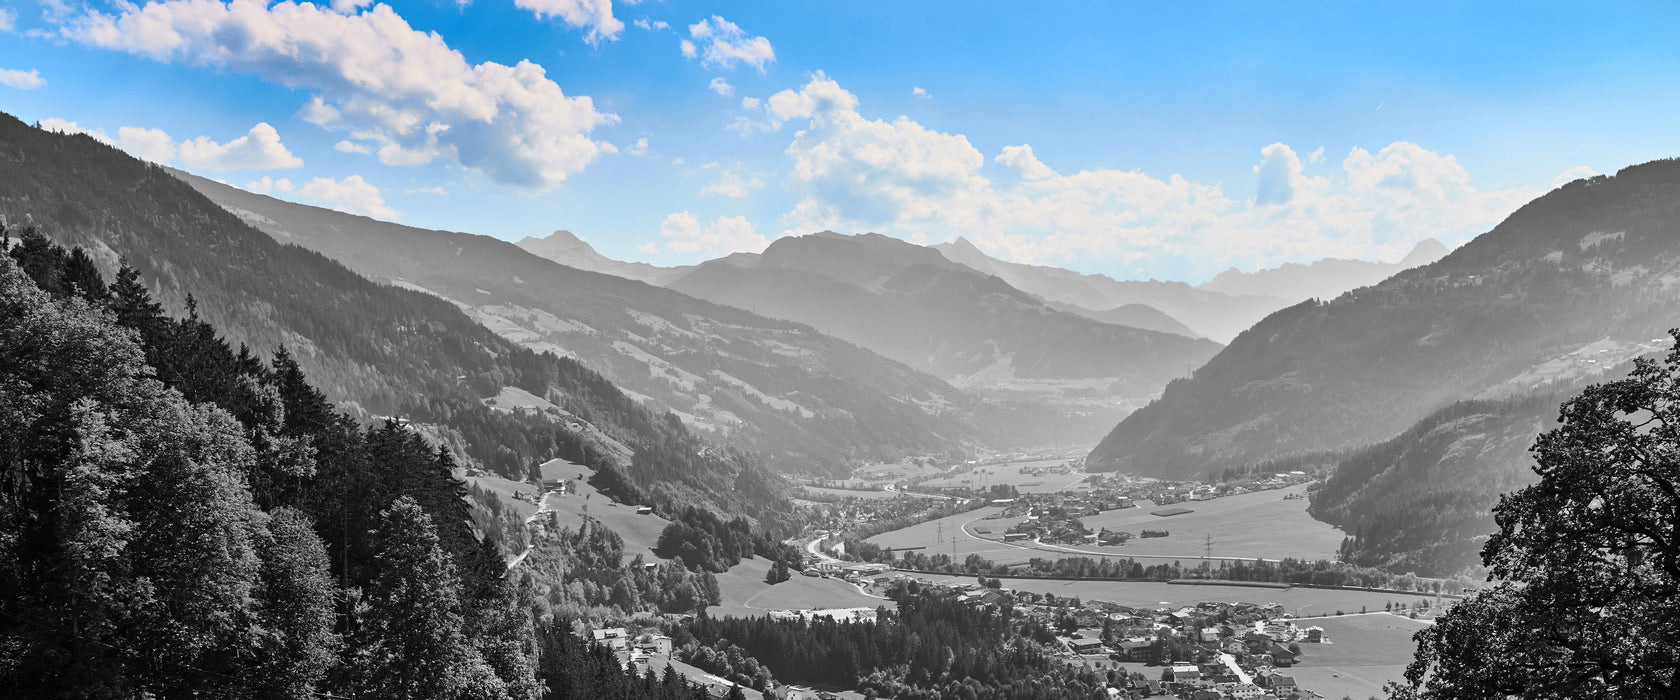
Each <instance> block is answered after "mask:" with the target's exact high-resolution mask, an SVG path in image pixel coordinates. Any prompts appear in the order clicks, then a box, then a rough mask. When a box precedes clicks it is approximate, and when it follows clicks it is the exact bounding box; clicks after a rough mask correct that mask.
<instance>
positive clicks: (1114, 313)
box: [1045, 300, 1202, 338]
mask: <svg viewBox="0 0 1680 700" xmlns="http://www.w3.org/2000/svg"><path fill="white" fill-rule="evenodd" d="M1045 303H1046V304H1049V305H1050V306H1051V308H1054V309H1058V310H1061V311H1066V312H1068V313H1074V314H1079V315H1080V316H1084V317H1085V318H1088V319H1091V320H1093V321H1101V322H1103V323H1108V324H1113V325H1116V326H1130V327H1132V328H1141V329H1143V330H1146V331H1156V332H1159V333H1171V334H1173V335H1182V336H1184V337H1186V338H1201V337H1202V336H1201V335H1200V334H1198V333H1196V332H1195V331H1193V330H1190V327H1189V326H1186V325H1184V324H1182V323H1179V322H1178V319H1176V318H1173V317H1172V316H1168V315H1167V313H1166V312H1164V311H1162V310H1160V309H1157V308H1155V307H1153V306H1150V305H1148V304H1126V305H1124V306H1116V307H1114V308H1112V309H1108V310H1106V311H1092V310H1091V309H1087V308H1085V307H1083V306H1080V305H1078V304H1066V303H1063V302H1059V301H1048V300H1047V301H1045Z"/></svg>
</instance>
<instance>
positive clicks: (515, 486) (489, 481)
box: [466, 476, 537, 518]
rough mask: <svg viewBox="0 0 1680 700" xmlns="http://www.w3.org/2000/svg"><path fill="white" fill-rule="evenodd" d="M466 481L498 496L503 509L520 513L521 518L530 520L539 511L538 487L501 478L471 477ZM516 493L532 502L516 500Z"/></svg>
mask: <svg viewBox="0 0 1680 700" xmlns="http://www.w3.org/2000/svg"><path fill="white" fill-rule="evenodd" d="M466 481H467V483H469V484H472V485H474V486H477V487H478V488H480V489H482V490H485V491H489V492H491V493H494V494H496V495H497V496H498V497H500V498H501V499H502V507H503V508H511V509H513V512H515V513H518V514H519V517H521V518H529V517H531V514H532V513H534V512H536V510H537V505H536V503H535V500H536V497H537V487H535V486H532V485H530V484H528V483H525V482H523V481H514V480H512V479H504V478H502V477H499V476H469V477H467V478H466ZM516 493H519V494H525V495H526V496H528V497H530V498H531V499H532V500H531V501H522V500H519V499H516V498H514V497H513V494H516Z"/></svg>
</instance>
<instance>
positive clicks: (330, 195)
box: [293, 175, 402, 221]
mask: <svg viewBox="0 0 1680 700" xmlns="http://www.w3.org/2000/svg"><path fill="white" fill-rule="evenodd" d="M293 193H294V195H295V196H296V197H297V199H299V200H301V201H305V202H310V203H312V204H319V205H321V206H325V207H331V208H332V209H335V210H337V211H342V212H345V213H348V214H361V215H363V216H371V217H373V218H375V219H385V220H387V221H396V220H397V219H400V218H402V215H401V214H399V213H397V210H395V209H392V208H391V207H390V206H389V205H387V204H385V198H384V197H382V196H381V195H380V191H379V188H378V187H375V186H373V184H372V183H369V182H368V181H367V180H363V179H362V176H360V175H351V176H349V177H347V178H344V179H343V180H335V179H333V178H330V177H318V178H315V179H313V180H310V181H309V182H305V183H303V184H302V185H299V186H298V187H297V189H296V190H294V191H293Z"/></svg>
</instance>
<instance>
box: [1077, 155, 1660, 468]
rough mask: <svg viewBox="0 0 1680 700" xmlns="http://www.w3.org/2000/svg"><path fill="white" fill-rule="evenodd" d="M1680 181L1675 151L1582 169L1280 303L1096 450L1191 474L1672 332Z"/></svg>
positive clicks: (1105, 458) (1371, 426)
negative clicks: (1324, 288)
mask: <svg viewBox="0 0 1680 700" xmlns="http://www.w3.org/2000/svg"><path fill="white" fill-rule="evenodd" d="M1677 193H1680V161H1673V160H1667V161H1655V162H1651V163H1646V164H1644V165H1637V166H1632V167H1628V168H1625V169H1623V170H1622V171H1620V172H1619V173H1617V174H1616V175H1615V176H1613V177H1611V176H1598V177H1593V178H1590V179H1586V180H1578V181H1575V182H1572V183H1570V184H1568V185H1565V186H1563V187H1561V188H1559V189H1557V190H1554V191H1552V192H1551V193H1549V194H1547V195H1545V196H1542V197H1540V198H1538V199H1536V200H1534V201H1532V202H1530V203H1528V204H1527V205H1525V206H1523V207H1522V208H1521V209H1519V210H1518V211H1516V212H1515V213H1513V214H1512V215H1511V216H1510V217H1508V218H1507V219H1506V220H1505V221H1504V222H1502V223H1500V224H1499V225H1498V226H1497V227H1495V228H1494V229H1493V230H1492V231H1490V232H1488V233H1485V234H1482V235H1481V236H1478V237H1477V238H1476V239H1474V240H1472V241H1470V242H1469V243H1466V244H1465V245H1464V246H1462V247H1460V248H1459V249H1457V250H1455V251H1453V252H1452V253H1451V254H1450V255H1448V256H1447V257H1445V258H1442V259H1441V260H1439V261H1437V262H1435V263H1432V264H1430V265H1426V266H1423V267H1419V268H1414V269H1411V270H1407V271H1405V272H1401V273H1399V274H1397V275H1395V276H1393V277H1391V278H1389V279H1387V280H1385V281H1383V282H1382V283H1380V284H1377V285H1373V286H1370V287H1365V288H1361V289H1356V290H1353V291H1351V292H1347V293H1345V294H1343V295H1341V296H1339V297H1337V298H1336V299H1333V300H1316V299H1312V300H1307V301H1304V302H1302V303H1300V304H1297V305H1295V306H1292V307H1289V308H1286V309H1283V310H1280V311H1278V312H1276V313H1274V314H1272V315H1270V316H1268V317H1267V318H1266V319H1264V320H1263V321H1261V322H1260V323H1258V324H1256V325H1255V326H1254V327H1253V328H1251V329H1249V330H1248V331H1246V332H1244V333H1242V334H1241V335H1239V336H1238V337H1237V338H1236V339H1234V340H1232V341H1231V344H1230V345H1228V346H1227V347H1226V348H1225V349H1224V350H1223V351H1221V352H1220V353H1219V354H1218V355H1217V356H1215V357H1214V358H1213V359H1212V360H1210V361H1209V362H1208V363H1207V364H1206V365H1204V366H1202V367H1201V368H1199V369H1197V370H1196V371H1195V373H1194V374H1193V375H1192V376H1191V377H1188V378H1185V379H1181V380H1178V381H1174V382H1172V383H1171V384H1168V385H1167V387H1166V390H1165V392H1164V393H1163V395H1162V396H1161V398H1160V399H1158V400H1156V401H1155V402H1153V403H1151V404H1150V405H1149V406H1147V407H1145V408H1143V409H1140V410H1139V411H1137V412H1136V413H1133V414H1132V415H1130V416H1128V417H1127V418H1126V419H1125V420H1124V421H1122V422H1121V423H1120V424H1119V425H1118V426H1116V427H1115V429H1114V431H1113V432H1111V433H1110V434H1109V436H1108V437H1107V438H1106V439H1105V440H1104V441H1103V442H1102V444H1100V445H1099V446H1098V447H1097V448H1096V449H1095V450H1093V451H1092V453H1091V455H1090V457H1089V459H1088V464H1089V465H1090V466H1091V467H1092V468H1096V469H1104V470H1119V471H1129V472H1133V473H1138V474H1154V475H1173V476H1185V475H1189V474H1192V473H1196V472H1200V471H1205V470H1207V469H1210V468H1212V469H1218V468H1221V467H1225V466H1230V465H1237V464H1248V463H1253V462H1257V461H1262V460H1265V459H1270V458H1276V457H1281V456H1287V455H1291V454H1299V453H1304V452H1313V451H1322V450H1333V449H1347V448H1356V447H1360V446H1363V445H1368V444H1372V443H1375V442H1379V441H1382V440H1386V439H1388V438H1391V437H1393V436H1394V435H1397V434H1399V433H1401V432H1403V431H1405V430H1406V429H1408V428H1409V427H1410V426H1412V425H1413V424H1414V423H1416V422H1417V421H1419V420H1421V419H1423V418H1424V417H1425V416H1427V415H1428V414H1430V413H1432V412H1434V411H1436V410H1439V409H1441V408H1443V407H1445V406H1447V405H1449V404H1452V403H1454V402H1457V401H1462V400H1467V399H1472V398H1477V397H1479V396H1480V395H1481V394H1482V392H1484V391H1487V390H1490V389H1495V388H1496V387H1501V385H1504V384H1505V383H1506V382H1508V381H1512V380H1518V379H1520V378H1521V377H1522V376H1523V375H1524V374H1525V372H1527V371H1528V370H1530V369H1532V368H1534V367H1535V366H1536V365H1538V364H1541V363H1543V362H1547V361H1550V360H1552V359H1554V358H1557V357H1559V356H1561V355H1564V354H1566V353H1572V352H1576V351H1578V350H1580V349H1581V348H1583V347H1585V346H1587V345H1589V344H1592V343H1595V342H1599V341H1603V340H1606V339H1608V340H1610V341H1612V342H1614V343H1617V344H1618V345H1620V346H1631V345H1634V344H1637V343H1640V342H1644V341H1646V340H1647V339H1650V338H1654V337H1657V336H1658V335H1660V334H1661V333H1662V332H1663V331H1664V330H1666V329H1667V328H1669V327H1670V326H1671V325H1672V324H1673V310H1674V308H1675V305H1676V304H1677V303H1680V297H1677V296H1676V294H1677V291H1680V290H1677V288H1676V287H1675V286H1674V285H1672V284H1670V283H1669V280H1671V279H1672V275H1673V274H1674V273H1675V271H1676V268H1677V266H1680V235H1676V234H1677V233H1680V232H1677V231H1676V230H1675V229H1674V223H1673V222H1675V221H1676V220H1680V196H1676V195H1677ZM1582 363H1583V364H1585V362H1584V358H1583V360H1582ZM1515 388H1517V389H1521V390H1530V389H1532V388H1534V386H1532V385H1529V386H1517V387H1515ZM1498 395H1508V394H1503V393H1502V394H1498Z"/></svg>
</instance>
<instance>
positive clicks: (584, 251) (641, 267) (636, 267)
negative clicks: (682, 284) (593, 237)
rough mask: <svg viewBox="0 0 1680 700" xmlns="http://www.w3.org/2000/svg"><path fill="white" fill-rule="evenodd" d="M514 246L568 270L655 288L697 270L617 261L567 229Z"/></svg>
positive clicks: (690, 266) (520, 241)
mask: <svg viewBox="0 0 1680 700" xmlns="http://www.w3.org/2000/svg"><path fill="white" fill-rule="evenodd" d="M514 245H517V246H519V247H520V248H524V249H525V250H527V251H530V252H531V253H532V254H534V255H538V256H541V257H544V258H548V259H549V260H553V261H554V262H557V263H560V264H561V265H565V266H567V267H575V268H577V269H579V270H588V271H590V272H599V273H602V274H606V275H617V276H619V277H624V278H626V279H633V280H636V281H638V282H646V283H648V284H653V285H664V284H666V283H668V282H670V281H671V280H673V279H676V278H678V277H681V276H683V275H685V274H687V273H688V271H689V270H691V269H693V266H692V265H689V266H682V267H658V266H655V265H649V264H647V263H641V262H622V261H619V260H614V259H612V258H609V257H607V256H605V255H602V254H600V253H598V252H596V251H595V247H594V246H592V245H589V243H588V242H586V241H584V240H583V239H582V238H579V237H578V236H577V234H574V233H572V232H571V231H567V230H565V229H560V230H558V231H555V232H554V233H551V234H549V235H548V236H546V237H544V238H536V237H533V236H526V237H525V238H522V239H520V240H519V242H518V243H515V244H514Z"/></svg>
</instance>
